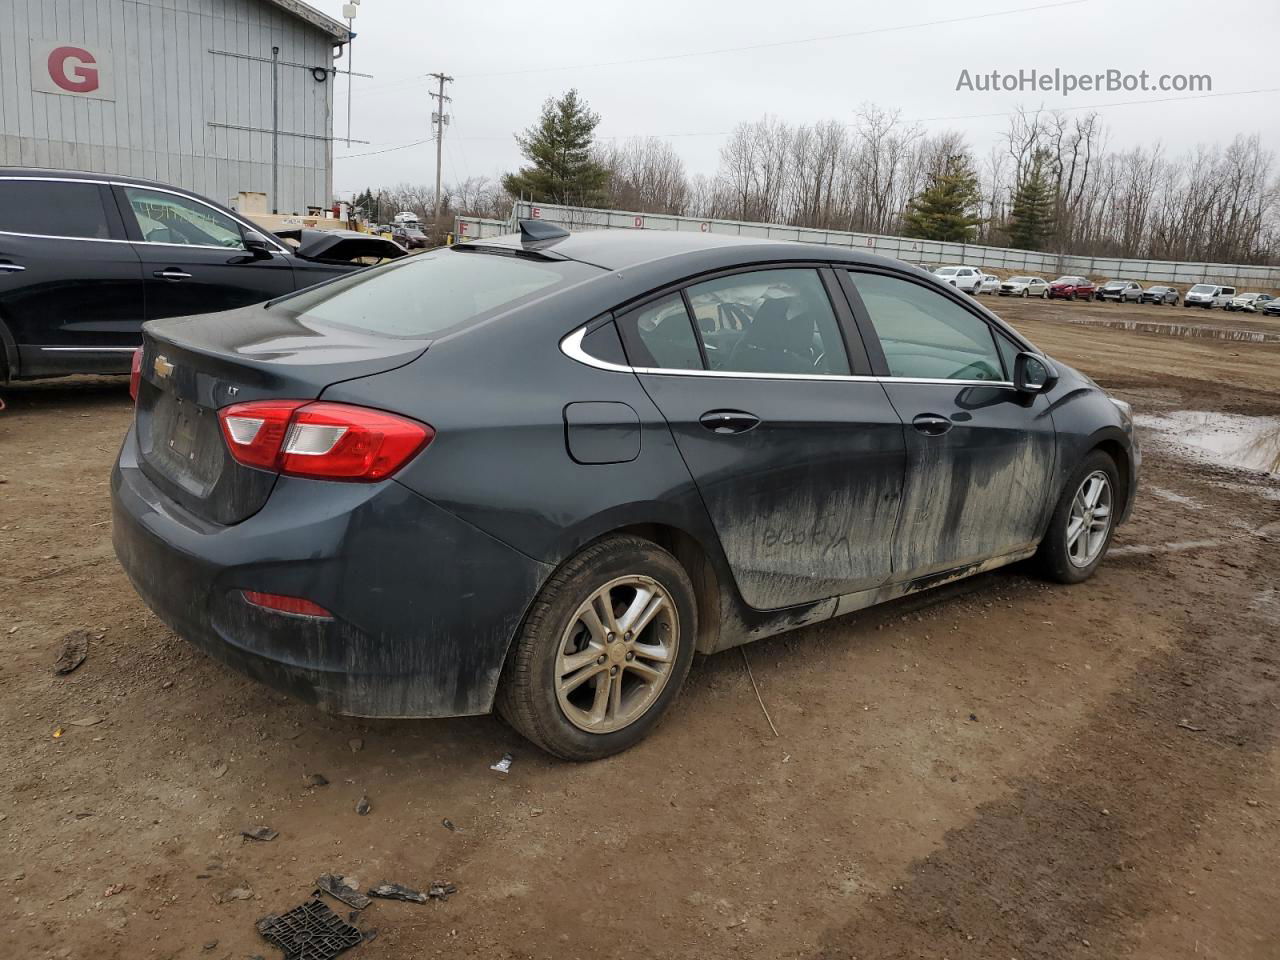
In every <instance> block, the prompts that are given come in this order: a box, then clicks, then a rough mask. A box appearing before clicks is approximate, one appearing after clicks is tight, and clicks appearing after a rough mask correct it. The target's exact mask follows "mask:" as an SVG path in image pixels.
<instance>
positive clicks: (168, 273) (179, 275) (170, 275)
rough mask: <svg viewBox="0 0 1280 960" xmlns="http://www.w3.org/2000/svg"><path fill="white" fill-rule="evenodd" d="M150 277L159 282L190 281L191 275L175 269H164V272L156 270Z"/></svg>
mask: <svg viewBox="0 0 1280 960" xmlns="http://www.w3.org/2000/svg"><path fill="white" fill-rule="evenodd" d="M152 276H155V277H159V278H160V279H161V280H190V279H191V274H189V273H185V272H184V271H182V270H179V269H178V268H177V267H166V268H165V269H164V270H157V271H156V272H155V273H154V274H152Z"/></svg>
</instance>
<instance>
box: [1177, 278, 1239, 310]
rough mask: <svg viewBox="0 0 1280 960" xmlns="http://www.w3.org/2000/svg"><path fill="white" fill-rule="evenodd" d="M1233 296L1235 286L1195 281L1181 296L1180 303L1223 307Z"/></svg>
mask: <svg viewBox="0 0 1280 960" xmlns="http://www.w3.org/2000/svg"><path fill="white" fill-rule="evenodd" d="M1235 296H1236V288H1235V287H1221V286H1218V285H1217V284H1215V283H1197V284H1196V285H1195V286H1194V287H1192V288H1191V289H1190V290H1188V291H1187V295H1186V296H1185V297H1183V298H1182V305H1183V306H1184V307H1203V308H1204V309H1205V310H1212V309H1213V308H1214V307H1225V306H1226V305H1227V304H1229V303H1230V302H1231V301H1232V300H1234V299H1235Z"/></svg>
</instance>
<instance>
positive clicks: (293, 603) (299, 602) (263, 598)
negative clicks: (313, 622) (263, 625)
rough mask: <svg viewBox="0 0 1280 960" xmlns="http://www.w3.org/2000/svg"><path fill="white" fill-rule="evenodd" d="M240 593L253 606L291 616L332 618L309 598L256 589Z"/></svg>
mask: <svg viewBox="0 0 1280 960" xmlns="http://www.w3.org/2000/svg"><path fill="white" fill-rule="evenodd" d="M240 595H241V596H243V597H244V598H245V600H247V601H248V602H249V603H251V604H253V605H254V606H255V607H262V608H263V609H264V610H274V611H275V612H276V613H287V614H289V615H290V616H293V617H315V618H316V619H317V620H332V619H333V614H332V613H330V612H329V611H328V610H326V609H325V608H324V607H322V606H320V604H318V603H312V602H311V601H310V600H304V599H302V597H285V596H281V595H280V594H278V593H259V592H258V591H257V590H241V591H240Z"/></svg>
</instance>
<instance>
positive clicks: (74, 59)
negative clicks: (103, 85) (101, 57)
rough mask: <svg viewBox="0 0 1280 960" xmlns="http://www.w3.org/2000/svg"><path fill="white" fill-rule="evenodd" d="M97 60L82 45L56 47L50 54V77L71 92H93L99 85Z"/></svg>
mask: <svg viewBox="0 0 1280 960" xmlns="http://www.w3.org/2000/svg"><path fill="white" fill-rule="evenodd" d="M97 62H98V61H97V60H95V59H94V58H93V54H92V53H90V52H89V51H88V50H84V49H82V48H80V47H54V49H53V50H52V52H50V54H49V77H50V78H51V79H52V80H53V82H54V83H56V84H57V85H58V86H60V87H61V88H62V89H63V90H68V91H70V92H71V93H93V91H95V90H97V89H98V86H99V84H98V71H97V69H95V67H96V64H97ZM68 67H70V69H68Z"/></svg>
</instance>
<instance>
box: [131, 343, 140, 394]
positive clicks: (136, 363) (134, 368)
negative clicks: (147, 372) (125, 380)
mask: <svg viewBox="0 0 1280 960" xmlns="http://www.w3.org/2000/svg"><path fill="white" fill-rule="evenodd" d="M141 382H142V348H141V347H139V348H138V349H137V350H135V351H133V362H132V363H131V364H129V396H130V397H131V398H132V399H133V402H134V403H137V402H138V384H140V383H141Z"/></svg>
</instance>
